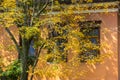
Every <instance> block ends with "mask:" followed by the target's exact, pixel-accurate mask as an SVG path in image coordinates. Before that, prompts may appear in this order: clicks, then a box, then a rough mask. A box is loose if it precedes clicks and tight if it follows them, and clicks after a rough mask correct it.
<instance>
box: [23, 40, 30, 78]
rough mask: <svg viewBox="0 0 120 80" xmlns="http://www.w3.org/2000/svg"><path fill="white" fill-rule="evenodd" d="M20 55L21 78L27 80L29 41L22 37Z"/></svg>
mask: <svg viewBox="0 0 120 80" xmlns="http://www.w3.org/2000/svg"><path fill="white" fill-rule="evenodd" d="M22 52H23V53H22V55H21V63H22V73H21V80H28V72H27V71H28V67H29V65H28V64H27V60H28V53H29V41H28V40H26V39H22Z"/></svg>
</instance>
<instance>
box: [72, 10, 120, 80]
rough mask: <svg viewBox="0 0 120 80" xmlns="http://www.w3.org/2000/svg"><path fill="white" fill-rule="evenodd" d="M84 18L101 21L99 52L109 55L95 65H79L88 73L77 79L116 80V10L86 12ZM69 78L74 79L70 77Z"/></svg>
mask: <svg viewBox="0 0 120 80" xmlns="http://www.w3.org/2000/svg"><path fill="white" fill-rule="evenodd" d="M86 20H93V21H94V20H101V21H102V23H101V26H100V44H101V50H100V54H101V55H104V54H105V55H106V54H109V56H107V57H105V58H104V62H103V63H97V64H96V65H91V66H90V65H89V66H88V65H86V64H82V65H80V68H81V69H85V70H87V71H88V73H87V75H86V76H85V77H82V78H79V79H78V80H118V14H117V12H113V13H92V14H86ZM76 72H77V71H76ZM74 74H75V73H74ZM70 80H74V79H72V77H71V78H70ZM75 80H77V79H75Z"/></svg>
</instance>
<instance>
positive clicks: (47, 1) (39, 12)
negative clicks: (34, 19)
mask: <svg viewBox="0 0 120 80" xmlns="http://www.w3.org/2000/svg"><path fill="white" fill-rule="evenodd" d="M48 3H49V0H46V3H45V5H44V6H43V7H42V9H40V10H39V11H38V13H36V15H35V16H38V15H40V14H41V12H43V10H44V9H45V8H46V7H47V5H48Z"/></svg>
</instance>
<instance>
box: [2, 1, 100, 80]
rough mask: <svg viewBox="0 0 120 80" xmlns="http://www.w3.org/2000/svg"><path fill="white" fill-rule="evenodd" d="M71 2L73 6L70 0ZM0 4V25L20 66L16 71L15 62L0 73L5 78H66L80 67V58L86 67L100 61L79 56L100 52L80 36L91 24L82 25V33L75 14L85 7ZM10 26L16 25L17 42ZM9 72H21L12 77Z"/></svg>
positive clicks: (50, 3) (46, 3)
mask: <svg viewBox="0 0 120 80" xmlns="http://www.w3.org/2000/svg"><path fill="white" fill-rule="evenodd" d="M91 1H92V0H88V2H91ZM72 2H73V3H74V0H73V1H72ZM0 4H1V6H0V11H1V13H0V24H1V27H3V28H5V30H6V31H7V32H8V34H9V36H10V37H11V40H12V41H13V42H14V44H15V47H16V50H17V52H18V59H19V60H20V65H19V66H20V67H21V71H20V70H18V68H17V67H16V66H18V63H15V64H14V65H15V66H14V65H12V67H10V68H9V69H8V70H7V71H6V72H3V74H4V75H5V74H7V75H6V76H8V77H9V78H11V79H12V78H13V77H11V76H14V77H15V78H20V80H28V74H30V76H31V77H30V80H32V78H33V75H34V74H38V75H39V76H42V77H43V76H44V75H46V76H51V75H52V76H56V75H61V74H62V76H63V74H64V73H67V74H66V75H65V76H69V74H70V73H72V72H73V71H74V70H73V68H75V67H76V66H77V67H78V66H79V65H80V62H81V60H82V59H85V61H83V62H88V63H90V64H93V63H96V62H100V61H101V58H100V57H101V56H100V55H98V54H97V55H95V56H94V55H92V56H89V55H88V56H83V57H84V58H83V57H80V54H82V53H84V54H85V53H87V52H89V50H93V51H95V50H99V49H100V45H99V44H96V43H92V42H91V41H90V38H89V37H90V36H87V37H86V35H85V34H84V33H87V32H90V30H91V27H92V26H93V24H95V22H92V23H91V24H87V23H85V24H86V26H87V28H86V29H84V30H83V28H82V25H81V24H80V23H81V22H84V21H85V16H84V15H83V14H79V13H78V12H76V11H80V10H87V9H89V7H84V8H82V7H80V5H79V4H77V3H76V5H77V7H75V6H73V5H70V6H69V7H67V6H66V5H65V4H63V5H60V4H59V3H58V1H57V0H56V1H50V0H45V1H44V0H3V1H2V0H1V2H0ZM64 6H66V8H65V7H64ZM98 7H99V6H98ZM54 11H59V12H54ZM95 25H98V26H99V24H95ZM11 26H17V28H18V33H19V35H18V36H19V37H20V38H19V42H17V40H16V39H15V37H14V34H12V32H11V31H10V29H9V27H11ZM84 26H85V25H84ZM31 48H32V49H34V55H31V54H30V51H29V50H30V49H31ZM42 50H43V51H42ZM90 53H92V52H90ZM96 53H97V52H96ZM71 54H73V57H72V58H71V59H68V55H71ZM85 57H87V58H85ZM88 57H89V58H88ZM38 63H39V64H38ZM37 66H39V68H38V67H37ZM64 66H65V67H64ZM36 67H37V68H36ZM77 67H76V69H77ZM38 69H39V70H38ZM13 70H15V71H16V72H18V71H19V72H21V73H20V74H19V73H17V74H18V75H14V71H13ZM46 70H47V72H45V71H46ZM28 72H29V73H28ZM15 74H16V73H15ZM83 74H84V72H81V75H83ZM9 80H10V79H9Z"/></svg>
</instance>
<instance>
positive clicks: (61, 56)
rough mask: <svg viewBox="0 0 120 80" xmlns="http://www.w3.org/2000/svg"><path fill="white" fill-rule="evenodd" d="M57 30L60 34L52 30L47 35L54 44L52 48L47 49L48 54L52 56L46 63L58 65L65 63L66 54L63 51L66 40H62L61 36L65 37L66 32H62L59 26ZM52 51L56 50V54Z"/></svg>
mask: <svg viewBox="0 0 120 80" xmlns="http://www.w3.org/2000/svg"><path fill="white" fill-rule="evenodd" d="M58 25H59V24H58ZM58 30H61V31H62V33H61V32H59V31H57V30H55V29H54V28H53V29H52V30H51V31H50V33H49V39H52V40H53V41H54V42H55V45H54V47H53V48H49V49H48V53H49V54H54V55H53V56H51V57H49V58H48V59H47V62H49V63H59V62H60V61H63V62H67V54H66V53H65V50H64V48H65V46H64V43H67V38H63V36H64V35H66V34H67V32H66V30H62V27H61V26H59V27H58ZM55 47H56V48H55ZM54 49H56V50H57V52H58V53H57V54H56V52H54Z"/></svg>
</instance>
